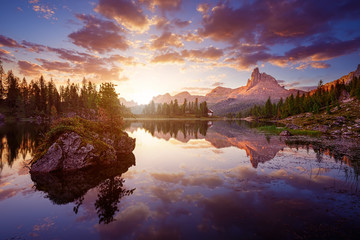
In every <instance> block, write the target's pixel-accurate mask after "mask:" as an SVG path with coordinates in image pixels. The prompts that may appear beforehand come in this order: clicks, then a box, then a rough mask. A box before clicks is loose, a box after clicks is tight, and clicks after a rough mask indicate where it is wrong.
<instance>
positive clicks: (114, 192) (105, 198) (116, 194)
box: [95, 177, 135, 224]
mask: <svg viewBox="0 0 360 240" xmlns="http://www.w3.org/2000/svg"><path fill="white" fill-rule="evenodd" d="M124 182H125V180H124V179H123V178H120V177H112V178H108V179H106V180H105V181H104V182H102V183H101V184H100V185H99V193H98V199H97V200H96V202H95V208H96V210H97V214H98V216H99V223H105V224H108V223H110V222H112V221H114V215H115V213H116V212H117V211H119V208H118V203H119V202H120V199H121V198H123V197H124V196H129V195H131V194H133V192H134V191H135V189H131V190H126V189H123V183H124Z"/></svg>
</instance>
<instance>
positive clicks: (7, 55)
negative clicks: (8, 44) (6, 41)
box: [0, 48, 13, 62]
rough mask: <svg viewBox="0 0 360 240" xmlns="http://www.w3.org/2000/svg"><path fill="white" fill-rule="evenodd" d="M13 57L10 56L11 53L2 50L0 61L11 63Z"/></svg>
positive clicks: (0, 50) (0, 51)
mask: <svg viewBox="0 0 360 240" xmlns="http://www.w3.org/2000/svg"><path fill="white" fill-rule="evenodd" d="M12 58H13V57H12V56H11V55H10V52H9V51H6V50H4V49H1V48H0V60H2V61H4V62H11V61H12V60H11V59H12Z"/></svg>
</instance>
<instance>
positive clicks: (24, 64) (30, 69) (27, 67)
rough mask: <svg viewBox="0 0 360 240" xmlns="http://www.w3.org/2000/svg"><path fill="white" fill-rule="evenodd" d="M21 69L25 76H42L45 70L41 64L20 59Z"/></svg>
mask: <svg viewBox="0 0 360 240" xmlns="http://www.w3.org/2000/svg"><path fill="white" fill-rule="evenodd" d="M18 66H19V71H20V73H21V74H23V75H25V76H40V75H41V74H42V71H43V70H44V69H43V68H42V67H41V66H40V65H38V64H36V63H31V62H28V61H18Z"/></svg>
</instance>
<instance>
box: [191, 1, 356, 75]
mask: <svg viewBox="0 0 360 240" xmlns="http://www.w3.org/2000/svg"><path fill="white" fill-rule="evenodd" d="M197 10H198V11H199V12H201V13H202V16H203V17H202V27H200V28H199V29H198V33H199V36H200V37H203V38H211V39H213V40H215V41H219V42H225V43H230V44H231V45H232V47H231V48H229V49H232V50H233V51H232V52H231V53H230V54H228V58H227V59H226V62H225V64H226V63H230V65H228V66H229V67H235V68H237V69H239V70H242V69H248V68H249V67H250V66H253V65H256V64H258V62H270V63H272V64H274V65H277V66H282V67H283V66H287V65H288V64H296V63H301V62H303V63H301V64H302V66H299V67H298V68H299V69H301V68H304V67H308V66H310V67H313V68H326V67H329V65H328V64H326V63H313V62H319V61H325V60H329V59H332V58H335V57H339V56H342V55H346V54H350V53H352V52H354V51H357V50H358V49H359V44H360V41H359V40H360V38H359V37H353V38H351V37H350V39H348V40H342V41H340V40H337V39H335V38H332V39H330V40H329V35H330V34H331V32H332V31H333V30H334V24H333V23H334V22H335V21H336V20H339V19H341V20H351V19H352V20H353V19H356V20H359V19H360V2H356V1H342V2H334V3H333V2H332V4H328V2H327V1H324V0H320V1H316V3H314V2H307V1H300V0H295V1H285V2H284V1H280V0H275V1H271V2H269V1H260V0H257V1H245V2H243V3H242V4H241V5H240V7H239V8H234V7H232V6H231V5H230V2H229V1H226V2H224V3H223V2H220V3H218V4H217V5H216V6H215V7H213V8H212V9H211V10H210V6H209V5H208V4H201V5H199V6H198V8H197ZM347 34H352V35H354V33H349V32H348V33H347ZM350 36H351V35H350ZM315 39H316V41H315ZM305 42H306V45H305V44H304V43H305ZM281 43H290V44H294V45H295V46H297V47H295V48H293V49H291V48H290V49H289V50H288V51H287V52H285V54H284V55H281V54H280V55H274V54H273V53H271V52H270V47H271V46H273V45H275V44H281ZM302 45H303V46H302Z"/></svg>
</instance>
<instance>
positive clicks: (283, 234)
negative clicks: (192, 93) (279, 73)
mask: <svg viewBox="0 0 360 240" xmlns="http://www.w3.org/2000/svg"><path fill="white" fill-rule="evenodd" d="M254 127H255V125H252V124H249V123H246V122H234V121H233V122H223V121H219V122H212V123H208V122H206V121H190V122H186V121H183V122H180V121H168V122H164V121H156V122H154V121H153V122H149V121H144V122H140V121H137V122H127V126H126V131H128V132H129V134H130V135H131V136H132V137H135V138H137V145H136V148H135V150H134V155H135V156H136V166H135V157H134V155H130V156H129V157H128V158H126V159H123V162H122V163H119V166H115V167H114V166H112V167H111V168H108V169H107V168H106V169H103V168H101V169H95V168H93V169H87V170H84V171H79V172H76V174H67V175H62V174H60V173H55V174H46V175H32V176H31V179H30V175H26V173H25V174H22V175H20V174H18V172H19V169H17V170H14V168H16V167H19V164H18V162H19V159H20V158H19V159H18V160H16V161H15V163H14V164H13V165H12V170H14V171H13V172H11V171H9V168H8V167H5V168H4V169H3V172H2V175H0V211H1V213H2V215H1V216H0V221H1V222H2V224H3V229H5V230H3V231H2V235H4V238H5V239H10V238H16V237H18V238H23V239H24V238H27V236H28V235H29V233H33V232H34V229H39V227H35V226H42V225H44V224H45V223H46V222H47V220H46V221H45V223H44V221H43V220H41V221H39V219H50V220H51V224H52V225H51V226H50V227H49V228H46V229H43V230H39V231H36V234H38V236H39V238H41V239H53V238H54V236H56V237H58V238H61V239H66V238H79V239H83V238H89V239H94V238H95V239H96V238H100V239H118V238H121V239H239V238H244V239H264V238H274V239H275V238H276V239H351V238H355V237H358V235H359V233H360V229H359V226H360V205H359V197H360V196H359V194H360V193H359V191H358V190H357V186H358V185H357V184H358V183H357V179H358V169H359V168H358V167H357V163H358V162H359V148H358V145H357V144H356V142H354V143H349V142H343V141H340V142H336V141H335V142H334V141H330V140H326V139H322V138H307V137H297V138H281V137H279V136H272V135H268V134H264V133H260V132H258V131H257V130H256V129H255V128H254ZM341 146H347V147H346V148H343V147H341ZM11 174H12V175H11ZM27 178H28V179H27ZM125 180H126V181H125ZM32 186H33V188H31V187H32ZM135 188H136V190H135ZM14 189H15V190H16V189H17V190H16V191H14ZM34 189H35V190H36V191H34ZM44 195H45V197H46V198H44ZM2 196H3V197H2ZM125 196H128V197H125ZM34 209H36V211H34ZM24 216H25V218H26V219H27V220H28V221H26V220H23V219H24ZM19 225H21V226H20V227H19ZM22 226H24V227H22ZM40 229H42V228H40ZM17 233H21V234H22V235H21V236H19V235H17Z"/></svg>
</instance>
